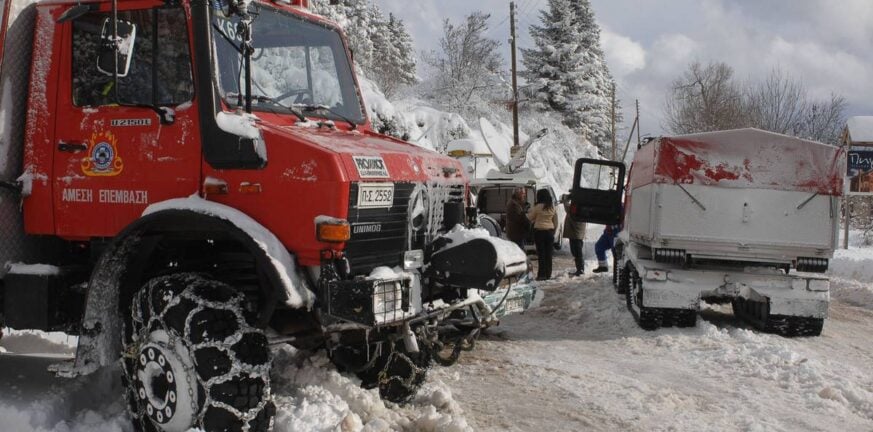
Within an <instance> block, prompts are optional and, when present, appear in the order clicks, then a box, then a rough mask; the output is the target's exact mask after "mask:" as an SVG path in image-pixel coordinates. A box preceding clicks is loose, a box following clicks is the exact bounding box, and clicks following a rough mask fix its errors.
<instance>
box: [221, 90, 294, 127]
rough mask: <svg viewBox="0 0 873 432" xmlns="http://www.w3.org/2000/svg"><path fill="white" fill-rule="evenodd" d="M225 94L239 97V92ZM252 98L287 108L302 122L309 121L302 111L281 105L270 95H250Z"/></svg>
mask: <svg viewBox="0 0 873 432" xmlns="http://www.w3.org/2000/svg"><path fill="white" fill-rule="evenodd" d="M225 96H226V97H229V98H237V97H239V94H237V93H227V94H226V95H225ZM252 100H253V101H256V102H258V103H269V104H273V105H275V106H277V107H279V108H283V109H285V110H287V111H288V112H290V113H291V114H294V116H295V117H297V119H299V120H300V121H302V122H306V121H309V120H308V119H307V118H306V116H305V115H303V113H302V112H300V111H298V110H297V109H296V108H294V107H290V106H287V105H282V104H281V103H279V102H278V101H276V100H275V99H273V98H271V97H269V96H264V95H252ZM274 112H275V111H274Z"/></svg>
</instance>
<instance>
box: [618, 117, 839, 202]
mask: <svg viewBox="0 0 873 432" xmlns="http://www.w3.org/2000/svg"><path fill="white" fill-rule="evenodd" d="M845 164H846V158H845V150H844V149H843V148H841V147H834V146H829V145H826V144H822V143H818V142H815V141H809V140H804V139H800V138H794V137H790V136H787V135H781V134H777V133H773V132H767V131H763V130H760V129H751V128H750V129H735V130H727V131H719V132H708V133H700V134H691V135H680V136H673V137H661V138H660V139H658V140H655V141H654V142H653V143H652V144H650V145H646V146H643V148H642V149H640V150H639V151H638V152H637V156H636V159H635V161H634V171H636V172H635V173H633V175H632V177H633V178H632V179H631V186H632V187H634V188H636V187H639V186H643V185H646V184H649V183H673V184H677V183H678V184H702V185H712V186H720V187H730V188H749V189H777V190H793V191H806V192H810V193H819V194H824V195H840V194H841V193H842V190H843V177H844V175H845V172H846V165H845Z"/></svg>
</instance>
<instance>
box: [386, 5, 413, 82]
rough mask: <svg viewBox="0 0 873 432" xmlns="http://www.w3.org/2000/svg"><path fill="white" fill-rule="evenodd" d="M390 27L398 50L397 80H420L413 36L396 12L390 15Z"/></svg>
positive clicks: (395, 61) (396, 61) (393, 41)
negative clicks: (396, 15) (395, 14)
mask: <svg viewBox="0 0 873 432" xmlns="http://www.w3.org/2000/svg"><path fill="white" fill-rule="evenodd" d="M388 29H389V31H390V32H391V38H392V43H393V44H394V49H395V50H396V52H397V57H396V58H395V59H394V64H395V70H396V71H397V81H398V82H399V83H400V84H401V85H413V84H415V83H417V82H418V73H417V70H416V67H417V63H416V61H415V47H414V46H413V42H412V36H410V35H409V31H407V30H406V25H405V24H404V23H403V20H401V19H399V18H397V17H395V16H394V14H389V15H388Z"/></svg>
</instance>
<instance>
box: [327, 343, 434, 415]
mask: <svg viewBox="0 0 873 432" xmlns="http://www.w3.org/2000/svg"><path fill="white" fill-rule="evenodd" d="M340 349H341V350H344V351H346V355H348V354H350V353H352V352H355V355H360V354H361V353H360V352H357V351H356V350H354V349H352V348H340ZM419 350H420V351H419V352H417V353H409V352H407V351H406V348H405V347H404V345H403V342H398V343H394V342H392V341H387V342H384V343H383V344H382V347H381V348H380V349H379V351H378V352H376V353H375V355H376V357H375V358H374V359H373V363H372V364H371V365H369V367H367V368H366V369H363V370H359V371H356V372H355V374H356V375H357V376H358V378H359V379H360V380H361V387H364V388H366V389H371V388H378V389H379V396H380V397H381V398H382V399H383V400H386V401H389V402H394V403H396V404H404V403H406V402H409V401H410V400H411V399H412V398H413V397H414V396H415V394H416V393H417V392H418V389H419V388H421V386H422V384H424V381H425V378H427V371H428V369H429V368H430V365H431V360H432V355H433V354H432V353H431V351H430V350H429V349H428V347H427V344H424V343H422V344H419ZM335 364H336V362H335ZM338 366H340V367H341V368H345V367H344V366H343V365H341V364H338Z"/></svg>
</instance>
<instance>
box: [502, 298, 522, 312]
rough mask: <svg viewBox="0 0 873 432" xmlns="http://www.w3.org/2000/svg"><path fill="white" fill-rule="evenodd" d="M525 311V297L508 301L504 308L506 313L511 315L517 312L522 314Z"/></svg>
mask: <svg viewBox="0 0 873 432" xmlns="http://www.w3.org/2000/svg"><path fill="white" fill-rule="evenodd" d="M523 310H524V297H518V298H513V299H507V300H506V306H504V308H503V311H504V312H505V313H508V314H511V313H515V312H522V311H523Z"/></svg>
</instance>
